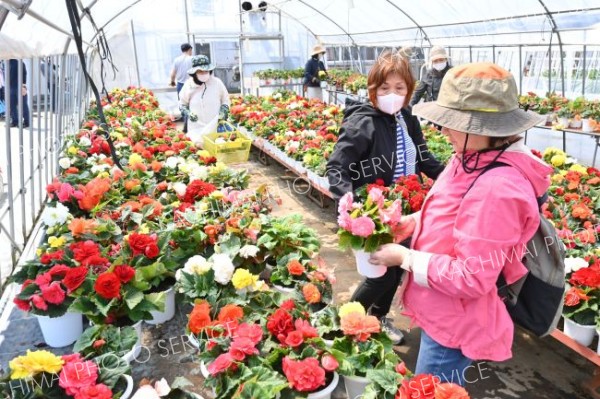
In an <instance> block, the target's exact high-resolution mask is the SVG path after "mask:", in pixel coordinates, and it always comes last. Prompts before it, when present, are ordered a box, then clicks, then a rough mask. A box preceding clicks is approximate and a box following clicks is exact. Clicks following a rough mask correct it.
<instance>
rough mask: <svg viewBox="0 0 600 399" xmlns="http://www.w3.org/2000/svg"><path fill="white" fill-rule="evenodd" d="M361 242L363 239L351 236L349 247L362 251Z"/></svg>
mask: <svg viewBox="0 0 600 399" xmlns="http://www.w3.org/2000/svg"><path fill="white" fill-rule="evenodd" d="M363 242H364V239H363V238H362V237H358V236H352V238H351V239H350V246H351V247H352V248H353V249H358V250H359V249H362V247H363Z"/></svg>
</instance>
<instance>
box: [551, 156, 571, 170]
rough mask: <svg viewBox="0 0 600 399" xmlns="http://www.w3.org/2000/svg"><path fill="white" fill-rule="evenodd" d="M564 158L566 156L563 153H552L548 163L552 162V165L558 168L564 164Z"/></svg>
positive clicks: (565, 158)
mask: <svg viewBox="0 0 600 399" xmlns="http://www.w3.org/2000/svg"><path fill="white" fill-rule="evenodd" d="M566 160H567V157H566V156H565V155H564V154H556V155H553V156H552V158H550V163H551V164H552V166H554V167H557V168H560V167H561V166H563V165H564V164H565V161H566Z"/></svg>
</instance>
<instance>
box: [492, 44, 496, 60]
mask: <svg viewBox="0 0 600 399" xmlns="http://www.w3.org/2000/svg"><path fill="white" fill-rule="evenodd" d="M492 62H493V63H494V64H495V63H496V46H494V45H492Z"/></svg>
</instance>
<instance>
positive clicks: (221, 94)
mask: <svg viewBox="0 0 600 399" xmlns="http://www.w3.org/2000/svg"><path fill="white" fill-rule="evenodd" d="M214 69H215V66H214V65H213V64H212V63H211V62H210V59H209V58H208V57H207V56H205V55H196V56H194V57H192V67H191V68H190V69H189V70H188V71H187V73H188V75H190V78H188V80H187V81H186V82H185V84H184V85H183V88H182V89H181V92H180V95H179V105H180V108H181V112H182V114H184V115H188V116H189V125H188V132H187V133H188V136H189V137H191V138H196V137H198V135H199V134H200V133H202V132H203V130H204V128H205V127H206V125H207V124H208V123H210V122H212V121H213V120H214V119H215V118H216V117H217V116H218V118H219V119H222V120H225V119H227V115H228V114H229V104H230V101H229V93H228V92H227V88H226V87H225V85H224V84H223V82H222V81H221V79H219V78H217V77H215V76H214V75H213V70H214Z"/></svg>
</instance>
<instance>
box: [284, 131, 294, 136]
mask: <svg viewBox="0 0 600 399" xmlns="http://www.w3.org/2000/svg"><path fill="white" fill-rule="evenodd" d="M295 135H296V133H294V132H292V131H291V130H288V131H287V132H285V136H286V137H294V136H295Z"/></svg>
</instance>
